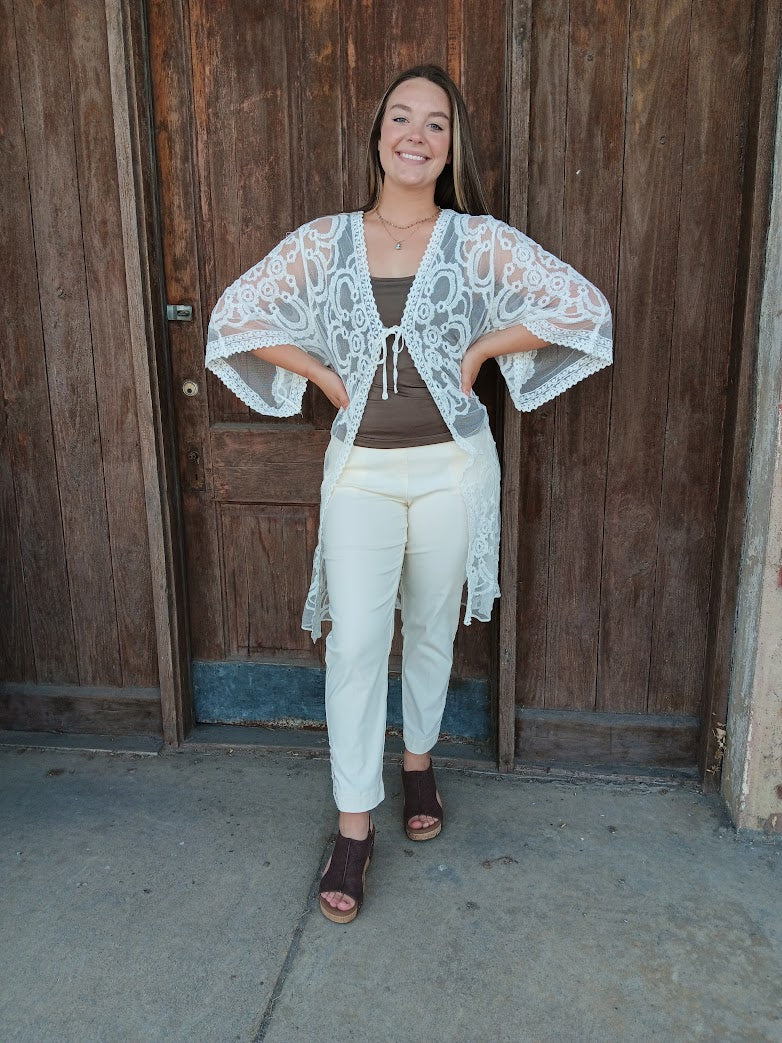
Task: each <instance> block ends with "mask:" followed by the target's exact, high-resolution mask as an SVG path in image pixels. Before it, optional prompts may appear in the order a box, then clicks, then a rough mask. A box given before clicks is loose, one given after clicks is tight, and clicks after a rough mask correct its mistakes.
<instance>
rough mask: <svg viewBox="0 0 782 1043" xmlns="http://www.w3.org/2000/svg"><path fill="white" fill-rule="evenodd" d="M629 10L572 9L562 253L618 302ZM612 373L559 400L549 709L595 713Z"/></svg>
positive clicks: (579, 1) (582, 3) (580, 4)
mask: <svg viewBox="0 0 782 1043" xmlns="http://www.w3.org/2000/svg"><path fill="white" fill-rule="evenodd" d="M628 6H629V5H628V3H627V2H624V3H615V4H608V3H600V4H594V3H591V2H588V0H571V3H570V54H569V73H568V84H569V86H568V110H567V139H566V140H567V152H566V181H565V200H564V202H565V211H564V228H565V235H564V240H563V251H562V255H563V258H564V259H565V260H566V261H569V262H570V263H571V264H572V265H573V267H574V268H576V269H577V270H578V271H580V272H582V273H583V274H584V275H585V276H586V277H587V278H588V279H590V280H591V281H592V282H594V283H595V284H596V285H597V286H599V287H600V289H601V290H603V292H604V293H605V294H606V295H607V297H608V298H609V301H610V302H611V303H612V305H613V302H614V299H615V289H616V273H617V264H618V248H619V216H620V215H619V208H620V200H621V196H622V192H621V189H622V150H623V142H624V118H625V82H626V64H627V32H628V24H627V23H628ZM610 402H611V370H610V369H608V370H603V371H602V372H601V373H598V374H595V375H593V376H591V377H590V378H589V379H588V380H586V381H583V382H582V383H580V384H578V385H577V386H576V387H574V388H572V389H571V390H570V391H568V392H567V394H566V395H564V396H560V397H559V398H558V399H557V401H556V421H555V452H554V467H553V478H552V525H551V541H550V579H549V583H550V586H549V598H548V628H547V633H548V639H547V649H546V655H547V667H546V677H547V685H546V706H547V707H549V708H551V709H554V708H565V707H567V708H583V709H592V708H593V707H594V705H595V687H596V677H597V649H598V627H599V608H600V568H601V544H602V529H603V508H604V502H605V486H606V465H607V452H608V418H609V409H610Z"/></svg>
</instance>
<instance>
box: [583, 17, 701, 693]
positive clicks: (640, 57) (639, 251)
mask: <svg viewBox="0 0 782 1043" xmlns="http://www.w3.org/2000/svg"><path fill="white" fill-rule="evenodd" d="M690 9H691V0H664V2H663V3H660V4H654V5H651V4H636V5H634V6H633V7H632V12H631V19H630V49H629V63H628V64H629V79H628V86H627V92H628V93H627V109H628V111H627V121H626V128H625V154H624V177H623V182H622V224H621V227H622V233H621V250H620V261H619V287H618V298H617V309H616V314H615V323H614V334H615V337H616V340H617V343H619V344H621V345H622V348H621V350H619V351H617V355H616V361H615V363H614V366H613V391H612V396H611V439H610V445H609V452H608V481H607V488H606V504H605V526H604V533H603V563H602V582H601V588H600V646H599V663H598V691H597V707H598V709H610V710H613V711H628V712H631V711H633V712H643V711H644V710H645V709H646V699H647V692H648V685H649V660H650V654H651V640H652V613H653V609H654V589H655V561H656V557H657V530H658V522H659V513H660V488H661V484H662V469H663V444H664V439H665V421H666V413H667V406H668V403H667V401H666V386H665V376H666V375H667V373H668V369H669V365H670V354H671V330H672V326H673V305H674V287H675V282H676V253H677V240H678V231H679V199H680V195H681V169H682V150H683V145H684V122H685V106H686V96H687V91H686V87H687V62H688V46H689V29H690ZM650 185H654V191H653V192H650V191H649V186H650Z"/></svg>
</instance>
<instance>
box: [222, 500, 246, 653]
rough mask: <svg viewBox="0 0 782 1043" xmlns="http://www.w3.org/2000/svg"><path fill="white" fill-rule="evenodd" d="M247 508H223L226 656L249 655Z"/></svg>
mask: <svg viewBox="0 0 782 1043" xmlns="http://www.w3.org/2000/svg"><path fill="white" fill-rule="evenodd" d="M246 513H247V508H246V507H234V506H232V505H224V506H223V507H222V509H221V511H220V530H219V539H220V547H221V548H222V553H223V559H222V568H223V601H224V606H225V607H224V609H223V617H224V619H225V650H226V654H227V655H237V656H238V655H242V656H248V655H249V654H250V584H249V582H248V575H247V533H248V525H247V520H246V517H245V515H246Z"/></svg>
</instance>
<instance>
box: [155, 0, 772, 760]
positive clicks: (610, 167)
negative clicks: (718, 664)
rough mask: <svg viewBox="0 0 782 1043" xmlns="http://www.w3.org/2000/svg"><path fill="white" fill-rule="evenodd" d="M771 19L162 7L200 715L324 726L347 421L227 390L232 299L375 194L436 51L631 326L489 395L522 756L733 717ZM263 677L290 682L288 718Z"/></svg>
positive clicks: (479, 638) (563, 252)
mask: <svg viewBox="0 0 782 1043" xmlns="http://www.w3.org/2000/svg"><path fill="white" fill-rule="evenodd" d="M765 9H766V0H757V2H756V3H749V2H744V0H728V2H720V3H717V2H716V0H713V2H712V0H707V2H701V0H661V2H660V3H655V4H641V3H631V2H630V0H617V2H610V3H609V2H607V0H601V2H596V3H592V2H587V0H552V2H548V0H546V2H543V0H540V2H538V0H481V2H477V0H432V2H429V3H425V4H424V3H419V2H415V0H404V2H399V3H394V4H378V3H370V2H368V0H320V2H314V0H311V2H305V3H293V2H288V3H276V4H256V3H251V2H249V0H221V2H207V0H150V3H149V16H150V41H151V67H152V78H153V92H154V103H155V121H156V142H157V150H158V162H159V174H160V186H161V200H162V225H163V243H164V254H165V271H166V281H167V288H168V298H169V300H170V301H172V302H175V303H178V302H183V303H189V304H192V305H193V306H194V309H195V319H194V321H193V322H192V323H190V324H182V325H179V324H175V323H174V324H172V326H171V363H172V370H173V378H174V379H173V387H174V395H175V406H176V415H177V439H178V449H179V460H180V473H181V481H182V502H183V504H184V510H185V523H186V543H187V546H186V551H187V562H188V583H189V601H190V617H191V628H192V638H193V654H194V657H195V660H196V670H195V677H196V696H197V698H196V710H197V714H198V713H199V712H200V711H199V702H198V694H199V691H201V692H204V693H207V694H208V693H209V692H212V694H214V693H215V692H216V691H218V690H219V691H220V692H224V693H228V692H231V693H232V695H231V699H232V700H233V704H234V705H233V706H222V707H221V706H220V705H219V701H215V700H214V699H213V700H212V701H211V703H210V704H209V706H208V707H207V704H208V703H209V700H208V699H205V700H204V703H203V706H204V707H207V708H206V709H204V710H203V711H201V716H202V718H205V717H207V716H209V715H211V716H212V717H214V718H216V719H224V720H228V719H247V720H252V719H262V718H263V717H264V716H269V715H271V716H276V717H289V718H296V717H305V718H306V717H310V716H313V713H312V707H313V706H314V705H315V702H316V700H317V699H319V698H320V696H321V693H322V678H321V676H320V674H319V673H318V672H317V670H313V669H308V668H312V667H315V668H318V667H320V665H321V663H322V648H321V647H320V646H316V647H313V646H312V644H311V642H310V639H309V636H308V635H307V634H305V633H304V632H302V631H301V630H300V629H299V614H300V610H301V605H302V601H303V598H304V595H305V591H306V589H307V585H308V579H309V576H308V570H309V562H310V557H311V553H312V548H313V543H314V540H315V526H316V512H317V493H318V481H319V476H320V464H321V458H322V454H323V450H324V447H325V444H326V441H327V438H328V427H329V422H330V419H331V411H330V409H329V408H328V407H327V405H326V404H325V403H324V401H323V400H322V399H321V398H320V397H319V393H318V392H317V391H310V392H309V394H308V397H307V399H306V403H305V407H304V415H303V417H301V418H296V419H294V420H292V421H289V422H287V423H279V422H274V423H272V422H269V421H266V420H264V419H263V418H261V417H259V416H256V415H251V414H250V413H249V412H248V411H247V410H246V409H245V408H244V407H243V406H242V405H241V404H240V403H239V402H238V401H237V400H236V399H235V398H233V396H231V395H230V394H228V393H227V392H226V391H225V390H224V389H223V388H222V387H221V386H219V385H218V384H217V383H216V382H214V381H213V380H212V379H211V378H210V379H209V380H205V375H204V368H203V352H204V332H205V326H206V322H207V319H208V315H209V311H210V309H211V307H212V306H213V304H214V302H215V300H216V298H217V296H218V294H219V293H220V292H221V290H222V289H223V288H224V287H225V286H226V285H227V284H228V283H229V282H230V281H231V280H232V279H233V278H234V277H235V276H236V275H237V274H239V273H240V272H241V271H243V270H244V269H245V268H247V267H249V265H250V264H251V263H253V262H254V261H255V260H257V259H259V258H260V257H261V256H263V255H264V254H265V253H266V252H267V251H268V249H269V248H270V247H271V246H272V245H273V244H274V243H276V242H277V241H278V240H279V239H280V238H281V236H282V235H283V234H284V233H285V232H287V231H288V230H289V229H291V228H293V227H295V226H296V225H297V224H298V223H300V222H301V221H304V220H306V219H308V218H311V217H314V216H316V215H318V214H321V213H327V212H332V211H335V210H340V209H351V208H353V207H355V206H356V205H357V204H358V203H359V202H360V201H361V195H362V185H363V164H364V156H363V149H364V142H365V139H366V135H367V129H368V126H369V121H370V118H371V114H372V110H373V106H374V103H375V101H376V99H377V97H378V96H379V94H380V92H381V90H382V88H383V86H384V85H385V83H386V82H387V81H388V79H389V78H390V77H391V76H392V75H393V74H394V73H396V72H397V71H399V70H400V69H402V68H404V67H406V66H408V65H410V64H413V63H414V62H418V61H437V62H439V63H440V64H442V65H444V66H445V67H446V68H448V70H449V71H450V72H451V73H452V75H454V77H455V78H456V80H457V81H458V82H459V83H460V84H461V86H462V89H463V91H464V94H465V96H466V98H467V101H468V105H469V107H470V110H471V112H472V113H473V121H474V132H475V138H476V143H477V155H478V160H479V163H480V167H481V172H482V174H483V176H484V179H485V182H486V185H487V187H488V190H489V198H490V201H491V204H492V208H493V211H494V213H495V214H497V215H498V216H503V217H507V218H508V219H509V220H510V221H511V222H513V223H514V224H517V225H518V226H519V227H522V228H525V229H526V230H527V231H528V232H529V234H530V235H531V236H532V237H533V238H535V239H536V240H538V241H539V242H540V243H542V244H543V245H544V246H546V247H547V248H548V249H550V250H552V251H553V252H554V253H556V254H558V255H559V256H561V257H563V258H564V259H565V260H567V261H569V262H570V263H572V264H573V265H575V266H576V267H577V268H578V269H579V270H580V271H582V272H583V273H584V274H585V275H586V276H587V277H588V278H590V279H592V280H593V281H594V282H595V283H597V285H599V286H600V287H601V289H603V290H604V292H605V293H606V295H607V296H608V298H609V300H610V302H611V304H612V307H613V311H614V318H615V332H616V364H615V365H614V366H613V367H612V368H610V369H607V370H604V371H602V372H601V373H599V374H597V375H596V376H594V377H591V378H590V379H589V380H588V381H585V382H584V383H583V384H581V385H579V386H577V387H575V388H573V389H571V390H570V391H569V392H567V393H566V394H565V395H562V396H560V398H558V399H557V400H556V401H555V402H553V403H550V404H548V405H546V406H544V407H542V408H541V409H539V410H536V411H535V412H534V413H532V414H527V415H525V416H524V417H519V416H518V414H516V413H515V411H513V410H507V411H506V412H505V415H504V417H499V416H497V417H495V420H496V421H497V422H498V423H499V426H500V427H501V430H497V434H498V435H501V436H502V437H501V439H500V441H501V442H502V453H503V467H504V476H503V485H504V508H503V530H504V532H503V563H502V577H501V585H502V589H503V598H502V600H501V603H500V614H501V621H500V623H501V625H500V637H499V638H498V640H497V646H498V652H499V664H500V671H499V685H498V691H499V703H498V705H499V714H498V721H499V728H498V734H499V738H500V747H499V749H500V761H501V763H502V765H503V766H505V767H510V766H512V764H513V759H514V753H515V755H517V756H519V757H520V758H521V759H522V760H529V759H539V760H543V761H548V762H555V761H557V760H560V761H562V760H568V761H571V762H573V761H576V762H579V763H584V762H586V761H591V762H593V763H595V762H599V763H602V764H610V765H617V764H633V763H635V764H639V763H646V764H669V765H679V766H688V765H692V764H694V762H695V757H696V746H697V742H698V738H699V730H700V729H701V728H703V727H708V726H710V725H712V724H713V725H714V726H715V727H717V726H718V725H719V721H711V720H710V714H708V713H707V714H704V712H703V709H702V707H703V706H704V705H706V706H710V703H709V698H710V696H709V693H707V692H706V687H707V678H708V676H709V666H708V662H707V640H712V644H713V641H714V639H713V638H711V639H709V634H710V632H711V633H712V634H713V633H716V630H714V629H712V630H711V631H710V628H713V627H714V626H717V623H714V622H713V621H714V620H718V618H719V616H720V613H721V612H722V611H723V607H724V606H722V605H721V603H720V602H719V594H717V595H716V596H715V595H714V594H713V591H715V590H718V588H719V581H717V582H716V584H715V562H718V561H720V560H722V554H723V549H722V547H721V546H720V545H719V542H718V534H719V532H720V531H723V532H724V531H726V529H725V526H724V525H722V526H721V525H720V523H719V520H718V504H719V494H720V481H721V467H722V465H723V462H724V460H726V459H728V458H729V457H730V454H731V452H732V449H731V445H730V444H727V445H724V444H723V439H724V437H725V435H724V432H726V431H728V432H730V431H731V424H732V418H731V415H730V412H729V406H728V403H730V402H731V401H732V399H731V397H730V396H729V395H728V394H726V392H727V391H728V389H729V382H730V380H731V376H730V374H731V372H733V373H735V372H736V365H737V364H736V361H735V360H736V359H737V358H738V357H739V356H740V352H741V344H740V337H739V335H738V334H737V335H736V336H735V337H732V330H733V329H736V330H740V328H741V321H742V320H741V314H742V312H741V308H742V307H743V305H742V303H741V292H742V290H741V287H742V285H746V272H743V271H742V270H741V267H740V265H741V263H742V262H741V257H742V251H741V246H742V213H743V210H742V207H743V206H745V205H746V201H747V199H749V198H751V184H752V182H751V177H752V173H751V171H752V162H754V160H753V161H752V162H751V163H750V164H749V167H748V169H749V175H748V176H749V178H750V181H749V182H748V184H749V188H747V182H745V178H746V177H747V174H746V172H745V167H744V164H745V156H747V155H749V156H752V147H753V145H752V140H753V139H752V133H751V128H750V132H748V126H749V124H748V121H747V112H748V111H750V109H751V105H752V104H754V102H753V101H752V86H751V84H752V80H751V71H752V63H751V61H750V56H751V54H752V48H753V46H755V45H754V44H753V39H755V40H757V39H762V35H763V33H762V28H761V29H758V25H760V26H761V27H762V24H763V20H762V18H761V19H760V20H759V21H758V12H762V11H764V10H765ZM769 9H770V8H769ZM737 316H738V317H737ZM496 379H497V377H496V369H495V368H494V367H490V369H488V370H487V372H486V373H485V374H482V384H481V385H480V386H479V394H480V395H481V397H482V398H483V400H484V401H485V402H486V403H487V405H488V406H489V408H490V410H491V411H492V414H493V415H494V412H495V410H494V406H495V402H494V399H495V397H496V391H497V386H496ZM187 380H193V381H194V382H195V383H197V384H198V385H199V393H198V394H197V395H195V396H193V397H189V398H188V397H186V396H185V395H184V394H183V392H182V390H181V389H182V387H183V386H184V384H185V382H186V381H187ZM733 400H734V401H735V399H733ZM496 426H497V425H496V424H495V427H496ZM729 437H730V436H729ZM736 502H737V501H736ZM723 629H724V628H723ZM490 635H491V628H490V627H489V626H488V625H473V626H472V627H470V628H469V629H465V628H461V630H460V634H459V638H458V644H457V656H456V664H455V671H454V675H455V676H454V680H455V685H454V691H455V692H456V694H457V695H458V691H459V690H460V689H459V685H460V684H461V685H462V689H461V691H463V692H465V693H466V697H465V700H464V703H463V704H462V705H463V706H467V707H469V708H470V709H472V710H474V709H475V708H476V707H480V708H481V710H482V714H483V716H482V718H481V721H480V722H479V723H477V724H476V722H475V720H474V719H473V720H472V722H471V723H470V724H469V725H468V726H467V727H465V729H464V731H465V732H467V733H472V734H478V733H479V732H480V731H481V729H483V732H484V733H486V732H487V731H488V718H487V714H486V709H487V706H488V702H487V685H486V679H487V677H488V674H489V666H490V662H491V660H492V647H491V636H490ZM209 664H212V665H211V666H209ZM226 664H229V665H228V666H227V665H226ZM275 664H276V665H275ZM229 667H230V668H229ZM259 667H263V669H265V670H266V673H265V674H264V675H263V677H264V680H263V681H262V682H259V680H258V677H259V675H258V674H257V669H258V668H259ZM207 668H208V669H207ZM275 670H276V671H277V673H275V672H274V671H275ZM280 670H282V671H283V672H282V673H280ZM210 671H211V673H210ZM270 671H271V672H270ZM286 671H287V672H286ZM297 671H298V672H297ZM207 675H208V676H207ZM209 678H211V679H212V682H213V681H214V680H215V679H217V681H218V682H219V684H217V685H215V684H214V683H212V684H211V687H210V683H209ZM302 678H304V680H303V681H302ZM307 679H309V680H307ZM313 679H314V680H313ZM277 681H280V685H279V688H275V685H276V684H277ZM308 685H310V687H309V688H308V687H307V686H308ZM312 685H314V686H315V687H314V688H313V687H312ZM471 685H472V687H471ZM476 685H477V688H476ZM302 686H303V687H302ZM465 686H466V687H465ZM305 689H306V690H305ZM259 692H261V693H265V694H266V695H268V694H269V693H272V694H274V693H275V692H279V699H277V701H276V702H274V703H273V705H271V706H270V707H267V710H266V711H264V710H263V708H262V707H260V708H259V702H258V696H259ZM308 700H309V701H308ZM702 700H705V701H704V702H702ZM239 703H241V704H242V705H241V706H240V705H238V704H239ZM449 703H450V704H451V706H452V708H456V709H457V710H458V707H459V700H458V698H456V699H455V700H449ZM704 717H706V720H705V722H704ZM446 727H449V726H448V725H446ZM451 730H453V731H458V730H459V729H458V725H457V726H456V727H454V728H452V729H451Z"/></svg>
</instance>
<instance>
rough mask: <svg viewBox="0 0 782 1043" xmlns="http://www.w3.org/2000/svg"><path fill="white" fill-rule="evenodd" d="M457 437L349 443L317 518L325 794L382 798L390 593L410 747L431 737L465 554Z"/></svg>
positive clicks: (363, 800)
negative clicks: (324, 607)
mask: <svg viewBox="0 0 782 1043" xmlns="http://www.w3.org/2000/svg"><path fill="white" fill-rule="evenodd" d="M467 460H468V454H467V453H466V452H465V451H464V450H463V449H460V448H459V446H458V445H457V444H456V443H455V442H440V443H438V444H436V445H424V446H414V447H412V448H408V449H365V448H361V447H359V446H354V447H353V448H352V450H351V452H350V456H349V457H348V462H347V464H346V466H345V469H344V470H343V472H342V474H341V475H340V478H339V480H338V482H337V484H336V486H335V488H334V492H333V494H332V498H331V500H330V501H329V504H328V506H327V508H326V512H325V517H324V519H323V533H322V538H323V560H324V564H325V568H326V582H327V584H328V593H329V605H330V611H331V619H332V626H331V632H330V633H329V635H328V637H327V638H326V723H327V725H328V732H329V746H330V749H331V774H332V781H333V785H334V799H335V801H336V804H337V807H338V808H339V810H340V811H368V810H371V809H372V808H374V807H376V805H378V804H379V803H380V801H381V800H382V799H383V796H384V790H383V775H382V768H383V749H384V744H385V728H386V706H387V701H388V655H389V652H390V649H391V640H392V637H393V627H394V606H395V603H396V598H397V592H399V595H400V599H401V606H402V638H403V651H402V714H403V722H404V731H403V734H404V741H405V746H406V748H407V749H408V750H409V751H410V752H411V753H426V752H427V751H428V750H430V749H431V748H432V746H434V744H435V743H436V742H437V737H438V735H439V732H440V722H441V720H442V716H443V710H444V709H445V697H446V693H447V691H448V679H449V677H450V673H451V663H452V660H453V641H454V637H455V636H456V628H457V626H458V623H459V611H460V603H461V594H462V588H463V586H464V581H465V568H466V561H467V515H466V511H465V507H464V501H463V498H462V495H461V493H460V492H459V479H460V477H461V475H462V473H463V471H464V468H465V465H466V463H467Z"/></svg>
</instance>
